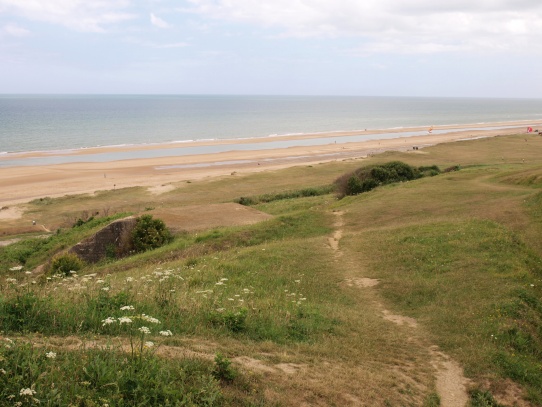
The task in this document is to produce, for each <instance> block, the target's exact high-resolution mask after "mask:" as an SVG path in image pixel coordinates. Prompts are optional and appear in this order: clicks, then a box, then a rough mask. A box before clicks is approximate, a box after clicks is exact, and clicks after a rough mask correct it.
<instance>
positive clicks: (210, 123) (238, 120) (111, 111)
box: [0, 95, 542, 166]
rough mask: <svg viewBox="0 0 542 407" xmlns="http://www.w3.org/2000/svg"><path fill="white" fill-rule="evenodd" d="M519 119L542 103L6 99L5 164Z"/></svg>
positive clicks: (532, 115)
mask: <svg viewBox="0 0 542 407" xmlns="http://www.w3.org/2000/svg"><path fill="white" fill-rule="evenodd" d="M520 120H525V121H529V120H532V121H540V120H542V99H483V98H425V97H362V96H227V95H0V161H1V160H2V158H3V157H4V158H6V157H12V156H13V155H14V154H15V155H18V153H23V152H35V151H39V152H46V153H49V154H50V155H54V154H60V153H62V152H67V151H74V150H78V149H84V148H90V147H99V146H103V147H105V146H129V145H130V146H131V145H148V144H163V143H171V142H174V143H190V142H192V141H198V140H222V139H234V140H235V139H258V138H268V139H269V142H276V140H277V139H276V138H277V137H280V136H283V135H292V134H306V133H320V132H333V131H358V130H359V131H362V130H365V129H398V128H409V127H418V126H428V127H429V126H432V125H454V124H486V123H493V122H503V121H520ZM320 142H322V141H320ZM260 147H262V145H261V143H260ZM0 166H1V164H0Z"/></svg>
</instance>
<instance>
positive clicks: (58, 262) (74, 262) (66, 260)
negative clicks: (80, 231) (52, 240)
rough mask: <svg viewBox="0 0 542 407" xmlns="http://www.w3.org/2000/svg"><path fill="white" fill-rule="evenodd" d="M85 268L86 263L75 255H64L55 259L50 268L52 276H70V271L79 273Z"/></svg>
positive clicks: (59, 255)
mask: <svg viewBox="0 0 542 407" xmlns="http://www.w3.org/2000/svg"><path fill="white" fill-rule="evenodd" d="M83 267H85V262H84V261H83V260H81V259H80V258H79V256H77V255H76V254H74V253H62V254H58V255H56V256H55V257H53V260H51V265H50V266H49V273H50V274H64V275H66V276H68V275H70V271H79V270H81V269H82V268H83Z"/></svg>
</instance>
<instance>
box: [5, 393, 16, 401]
mask: <svg viewBox="0 0 542 407" xmlns="http://www.w3.org/2000/svg"><path fill="white" fill-rule="evenodd" d="M14 398H15V394H10V395H9V396H7V399H8V400H11V399H14Z"/></svg>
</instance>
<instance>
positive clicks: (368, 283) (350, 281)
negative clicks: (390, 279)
mask: <svg viewBox="0 0 542 407" xmlns="http://www.w3.org/2000/svg"><path fill="white" fill-rule="evenodd" d="M345 283H346V285H347V286H348V287H360V288H368V287H374V286H376V285H378V284H379V283H380V280H377V279H375V278H367V277H363V278H347V279H346V280H345Z"/></svg>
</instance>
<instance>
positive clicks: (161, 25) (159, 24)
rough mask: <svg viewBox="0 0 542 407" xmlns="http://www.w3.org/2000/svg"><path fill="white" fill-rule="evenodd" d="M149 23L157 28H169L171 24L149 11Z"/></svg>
mask: <svg viewBox="0 0 542 407" xmlns="http://www.w3.org/2000/svg"><path fill="white" fill-rule="evenodd" d="M151 24H152V25H154V26H155V27H158V28H170V27H171V26H170V25H169V24H168V23H167V22H165V21H164V20H162V19H161V18H160V17H156V16H155V15H154V14H153V13H151Z"/></svg>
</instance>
